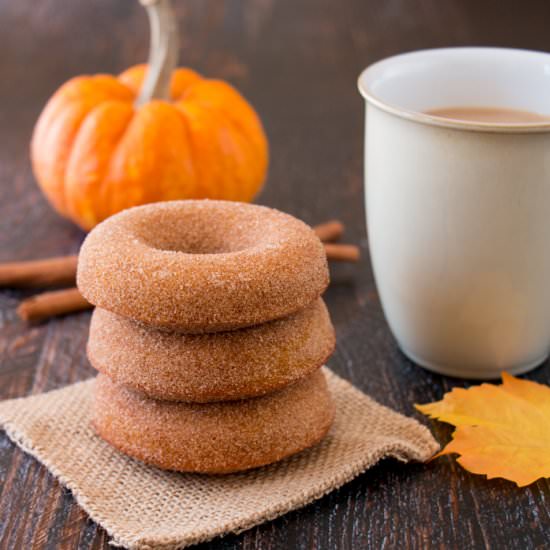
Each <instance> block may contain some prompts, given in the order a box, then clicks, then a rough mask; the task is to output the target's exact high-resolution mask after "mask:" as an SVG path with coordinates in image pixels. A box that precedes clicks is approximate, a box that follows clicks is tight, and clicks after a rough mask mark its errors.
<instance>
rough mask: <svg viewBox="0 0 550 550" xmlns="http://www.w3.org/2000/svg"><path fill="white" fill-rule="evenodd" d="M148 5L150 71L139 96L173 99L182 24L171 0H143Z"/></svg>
mask: <svg viewBox="0 0 550 550" xmlns="http://www.w3.org/2000/svg"><path fill="white" fill-rule="evenodd" d="M140 2H141V4H142V5H143V6H145V8H146V9H147V15H148V16H149V25H150V29H151V46H150V48H149V61H148V69H147V74H146V76H145V80H144V81H143V85H142V87H141V90H140V92H139V97H138V98H137V100H136V105H137V106H138V107H139V106H140V105H143V104H144V103H147V102H148V101H150V100H151V99H165V100H168V99H170V79H171V76H172V71H173V70H174V69H175V68H176V64H177V62H178V26H177V21H176V17H175V15H174V11H173V9H172V4H171V0H140Z"/></svg>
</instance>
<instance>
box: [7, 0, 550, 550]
mask: <svg viewBox="0 0 550 550" xmlns="http://www.w3.org/2000/svg"><path fill="white" fill-rule="evenodd" d="M174 3H175V5H176V6H175V7H176V9H177V13H178V16H179V19H180V21H181V29H182V41H181V51H180V56H181V62H182V64H187V65H190V66H192V67H194V68H196V69H198V70H199V71H201V72H203V73H205V74H207V75H213V76H218V77H221V78H225V79H228V80H229V81H231V82H232V83H234V84H235V85H236V86H237V87H238V88H240V89H241V90H242V92H243V93H244V94H245V96H246V97H248V98H249V99H250V100H251V101H252V102H253V104H254V105H255V106H256V107H257V109H258V111H259V112H260V114H261V116H262V118H263V120H264V122H265V126H266V129H267V133H268V135H269V138H270V141H271V154H272V162H271V168H270V175H269V181H268V184H267V187H266V189H265V191H264V192H263V194H262V195H261V197H260V199H259V202H261V203H263V204H267V205H270V206H274V207H277V208H280V209H283V210H286V211H288V212H290V213H292V214H295V215H296V216H299V217H301V218H303V219H304V220H306V221H308V222H310V223H317V222H320V221H324V220H328V219H332V218H339V219H341V220H342V221H343V222H344V223H345V224H346V227H347V233H346V240H347V241H351V242H357V243H360V244H361V246H362V250H363V260H362V261H361V263H360V264H356V265H335V266H333V271H332V278H333V283H332V285H331V287H330V289H329V291H328V292H327V295H326V299H327V302H328V305H329V308H330V311H331V314H332V317H333V320H334V323H335V326H336V329H337V334H338V349H337V351H336V353H335V355H334V357H333V358H332V359H331V360H330V367H331V368H333V369H334V370H335V371H336V372H337V373H339V374H341V375H343V376H344V377H346V378H347V379H349V380H350V381H351V382H353V383H354V384H355V385H357V386H358V387H359V388H361V389H362V390H364V391H365V392H367V393H369V394H370V395H372V396H374V397H375V398H376V399H378V400H379V401H380V402H382V403H383V404H385V405H388V406H390V407H393V408H394V409H396V410H398V411H401V412H403V413H405V414H409V415H415V416H417V417H419V415H418V414H416V413H415V412H414V410H413V403H415V402H420V403H423V402H427V401H431V400H434V399H438V398H440V397H441V396H442V394H443V393H444V392H445V391H448V390H450V389H451V388H452V387H453V386H457V385H458V386H466V385H467V382H463V381H457V380H454V379H450V378H445V377H442V376H437V375H434V374H430V373H428V372H426V371H424V370H422V369H421V368H419V367H417V366H415V365H414V364H412V363H411V362H410V361H408V360H407V359H406V358H405V357H404V356H403V355H402V354H401V353H400V352H399V351H398V349H397V347H396V345H395V342H394V340H393V339H392V336H391V335H390V333H389V330H388V327H387V325H386V323H385V321H384V319H383V316H382V312H381V309H380V304H379V301H378V299H377V294H376V289H375V286H374V282H373V278H372V273H371V269H370V264H369V260H368V254H367V252H368V250H367V240H366V235H365V229H364V211H363V190H362V147H363V140H362V129H363V104H362V100H361V98H360V96H359V94H358V93H357V91H356V78H357V75H358V74H359V72H360V71H361V69H362V68H364V67H365V66H366V65H368V64H369V63H371V62H373V61H375V60H377V59H380V58H382V57H385V56H388V55H391V54H395V53H398V52H403V51H409V50H414V49H418V48H428V47H438V46H451V45H499V46H513V47H522V48H533V49H541V50H550V32H549V30H548V21H549V20H550V3H548V2H547V1H539V2H537V1H525V2H521V3H520V2H506V1H500V2H497V1H496V0H486V1H484V2H478V1H475V0H446V1H441V0H341V1H339V0H332V1H328V0H278V1H275V0H248V1H246V0H233V1H222V0H175V2H174ZM147 42H148V30H147V19H146V16H145V13H144V11H143V9H142V8H141V7H140V6H139V5H138V2H137V0H94V1H90V0H73V1H71V2H67V1H64V0H41V1H40V2H31V1H29V0H26V1H25V0H21V1H19V2H13V1H9V0H0V52H1V53H0V75H1V78H0V261H9V260H24V259H34V258H41V257H48V256H54V255H60V254H71V253H76V252H77V251H78V248H79V245H80V243H81V241H82V238H83V234H82V233H81V232H80V231H79V230H78V229H77V228H75V227H74V226H73V225H71V224H70V223H68V222H66V221H64V220H62V219H61V218H59V217H58V216H57V215H56V214H55V213H54V212H53V211H52V210H51V209H50V207H49V206H48V205H47V204H46V202H45V201H44V199H43V198H42V196H41V195H40V193H39V191H38V190H37V188H36V185H35V182H34V180H33V177H32V173H31V170H30V163H29V155H28V145H29V140H30V135H31V131H32V127H33V123H34V121H35V119H36V117H37V116H38V113H39V112H40V110H41V108H42V107H43V105H44V103H45V101H46V100H47V98H48V97H49V96H50V94H51V93H52V92H53V91H54V90H55V89H56V88H57V87H58V86H59V85H60V84H61V83H62V82H63V81H65V80H66V79H68V78H70V77H72V76H74V75H76V74H80V73H95V72H115V73H116V72H119V71H121V70H122V69H124V68H125V67H127V66H129V65H131V64H133V63H136V62H141V61H143V60H145V59H146V56H147ZM28 295H29V292H28V291H12V290H3V291H0V398H9V397H16V396H24V395H29V394H35V393H38V392H42V391H45V390H50V389H53V388H57V387H61V386H63V385H65V384H69V383H71V382H75V381H77V380H81V379H84V378H87V377H90V376H92V375H93V370H92V368H91V367H90V365H89V364H88V361H87V360H86V357H85V342H86V337H87V329H88V322H89V313H82V314H78V315H72V316H67V317H65V318H59V319H55V320H52V321H50V322H48V323H47V324H43V325H39V326H34V327H28V326H26V325H25V324H24V323H23V322H21V321H19V320H18V318H17V317H16V314H15V308H16V306H17V304H18V302H19V301H20V299H21V298H22V297H24V296H28ZM528 378H529V379H532V380H538V381H540V382H545V383H549V382H550V367H549V366H548V364H545V365H543V366H542V367H540V368H539V369H537V370H535V371H534V372H532V373H531V374H530V375H528ZM422 421H424V420H422ZM431 426H432V429H433V431H434V434H435V436H436V437H437V438H438V439H439V440H440V441H441V442H445V441H447V439H448V438H449V435H450V429H449V428H447V427H444V426H442V425H437V424H431ZM549 502H550V486H549V482H548V481H547V480H542V481H538V482H537V483H535V484H534V485H532V486H530V487H528V488H525V489H517V488H516V487H515V486H514V485H513V484H511V483H508V482H506V481H501V480H493V481H487V480H485V479H484V478H482V477H480V476H474V475H471V474H468V473H467V472H465V471H464V470H462V469H461V468H460V467H459V466H457V464H456V463H455V461H454V459H453V458H448V457H447V458H443V459H439V460H436V461H434V462H433V463H430V464H427V465H408V466H403V465H401V464H399V463H397V462H393V461H385V462H384V463H382V464H380V465H379V466H377V467H375V468H373V469H372V470H370V471H368V472H367V473H365V474H364V475H361V476H360V477H358V478H357V479H356V480H355V481H353V482H351V483H349V484H347V485H346V486H344V487H343V488H342V489H340V490H338V491H335V492H333V493H331V494H330V495H328V496H326V497H324V498H322V499H321V500H319V501H318V502H316V503H314V504H311V505H310V506H307V507H306V508H304V509H302V510H299V511H296V512H293V513H290V514H287V515H285V516H284V517H281V518H280V519H277V520H275V521H273V522H270V523H267V524H265V525H262V526H259V527H257V528H254V529H252V530H250V531H248V532H245V533H243V534H241V535H238V536H237V535H234V536H233V535H232V536H228V537H226V538H224V539H222V540H216V541H213V542H211V543H209V544H205V545H203V546H201V548H211V549H221V548H223V549H226V550H229V549H250V548H258V549H266V550H267V549H279V548H281V549H287V548H300V549H306V548H330V549H333V548H343V549H352V548H353V549H357V548H373V549H378V548H399V549H401V548H445V549H447V548H451V549H454V548H456V549H467V548H483V547H485V548H496V549H502V548H510V549H518V550H524V549H532V548H541V549H542V548H545V547H546V548H547V547H548V544H549V541H550V511H549ZM107 542H108V536H107V535H106V533H105V532H104V531H103V530H102V529H101V528H99V527H98V526H97V525H95V524H94V523H93V522H92V521H90V520H89V519H87V517H86V515H85V514H84V513H83V512H82V511H81V510H80V509H79V507H78V506H77V505H76V504H75V502H74V500H73V499H72V497H71V495H70V493H69V492H68V491H67V490H65V489H63V488H62V487H61V486H60V485H59V483H57V481H56V480H55V479H54V478H53V477H52V476H51V475H50V474H49V473H48V472H47V471H46V469H45V468H43V467H42V466H40V465H39V464H38V463H37V462H36V461H35V460H34V459H32V458H30V457H28V456H27V455H25V454H24V453H23V452H22V451H20V450H19V449H18V448H16V447H15V445H13V444H12V443H11V442H10V441H9V440H8V438H7V437H6V436H5V435H4V434H3V433H0V548H2V549H4V548H9V549H28V548H47V549H53V548H81V549H92V548H93V549H100V548H107Z"/></svg>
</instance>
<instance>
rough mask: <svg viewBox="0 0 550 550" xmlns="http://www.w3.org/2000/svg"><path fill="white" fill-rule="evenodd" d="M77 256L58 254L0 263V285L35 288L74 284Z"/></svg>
mask: <svg viewBox="0 0 550 550" xmlns="http://www.w3.org/2000/svg"><path fill="white" fill-rule="evenodd" d="M77 262H78V256H59V257H57V258H47V259H44V260H33V261H28V262H10V263H5V264H0V287H2V286H4V287H5V286H7V287H13V288H37V287H44V288H45V287H52V286H65V285H74V284H75V281H76V264H77Z"/></svg>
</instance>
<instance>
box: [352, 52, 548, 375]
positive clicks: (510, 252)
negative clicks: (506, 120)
mask: <svg viewBox="0 0 550 550" xmlns="http://www.w3.org/2000/svg"><path fill="white" fill-rule="evenodd" d="M359 89H360V92H361V94H362V95H363V96H364V97H365V99H366V103H367V107H366V130H365V178H366V193H365V196H366V210H367V227H368V237H369V245H370V254H371V259H372V265H373V270H374V275H375V279H376V284H377V287H378V291H379V294H380V298H381V302H382V306H383V309H384V313H385V315H386V318H387V320H388V323H389V325H390V328H391V330H392V332H393V334H394V336H395V338H396V339H397V341H398V343H399V346H400V347H401V349H402V350H403V351H404V352H405V354H406V355H408V356H409V357H410V358H411V359H412V360H413V361H415V362H416V363H419V364H420V365H422V366H424V367H426V368H428V369H430V370H433V371H436V372H439V373H443V374H447V375H451V376H459V377H466V378H495V377H498V376H499V374H500V372H501V371H508V372H511V373H522V372H526V371H528V370H530V369H532V368H534V367H535V366H537V365H539V364H540V363H541V362H543V361H544V360H545V359H546V358H547V357H548V353H549V350H550V123H531V124H521V125H518V124H516V125H509V124H492V123H473V122H464V121H450V120H445V119H441V118H435V117H432V116H429V115H426V114H423V112H424V111H426V110H429V109H435V108H443V107H456V106H475V107H480V106H481V107H487V106H492V107H508V108H515V109H522V110H527V111H534V112H537V113H540V114H544V115H550V54H546V53H541V52H532V51H525V50H511V49H499V48H450V49H438V50H425V51H418V52H413V53H408V54H403V55H398V56H395V57H391V58H388V59H385V60H383V61H380V62H378V63H375V64H374V65H371V66H370V67H368V68H367V69H366V70H365V71H364V72H363V73H362V74H361V76H360V78H359Z"/></svg>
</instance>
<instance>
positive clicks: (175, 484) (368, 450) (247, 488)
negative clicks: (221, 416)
mask: <svg viewBox="0 0 550 550" xmlns="http://www.w3.org/2000/svg"><path fill="white" fill-rule="evenodd" d="M325 373H326V375H327V380H328V383H329V388H330V390H331V392H332V395H333V397H334V399H335V402H336V419H335V422H334V426H333V427H332V429H331V431H330V432H329V435H328V436H327V437H326V438H325V439H324V440H323V442H322V443H320V444H319V445H317V446H316V447H314V448H313V449H310V450H308V451H305V452H302V453H300V454H298V455H296V456H294V457H291V458H289V459H287V460H284V461H283V462H280V463H279V464H274V465H272V466H268V467H264V468H259V469H256V470H252V471H249V472H245V473H242V474H232V475H228V476H204V475H196V474H178V473H174V472H165V471H162V470H159V469H157V468H154V467H151V466H146V465H144V464H142V463H140V462H138V461H136V460H133V459H131V458H128V457H127V456H125V455H123V454H121V453H119V452H118V451H116V450H115V449H113V448H112V447H110V446H109V445H108V444H107V443H105V442H104V441H103V440H101V439H100V438H99V437H97V436H96V435H94V433H93V432H92V430H91V428H90V405H91V396H92V391H93V386H94V380H88V381H86V382H80V383H78V384H74V385H72V386H68V387H66V388H63V389H60V390H55V391H52V392H48V393H44V394H41V395H36V396H31V397H26V398H21V399H12V400H9V401H4V402H1V403H0V425H1V426H2V427H3V428H4V429H5V430H6V432H7V434H8V435H9V437H10V438H11V439H12V440H13V441H14V442H15V443H17V444H18V445H19V446H20V447H21V448H23V449H24V450H25V451H27V452H28V453H30V454H32V455H33V456H34V457H36V458H37V459H38V460H39V461H40V462H42V464H44V465H45V466H46V467H47V468H48V469H49V470H50V471H51V472H52V474H53V475H55V476H56V477H57V478H58V479H59V481H60V482H61V483H63V485H66V486H67V487H68V488H69V489H70V490H71V491H72V492H73V495H74V497H75V498H76V500H77V501H78V503H79V504H80V506H82V508H84V510H85V511H86V512H87V513H88V514H89V515H90V517H91V518H92V519H93V520H94V521H96V522H97V523H99V524H100V525H101V526H102V527H103V528H105V529H106V530H107V532H108V533H109V534H110V535H111V536H112V539H113V540H112V543H113V544H115V545H119V546H126V547H128V548H131V549H149V548H162V549H164V550H168V549H176V548H183V547H185V546H188V545H190V544H194V543H198V542H202V541H207V540H210V539H212V538H214V537H216V536H219V535H223V534H225V533H229V532H239V531H243V530H245V529H249V528H250V527H252V526H254V525H257V524H259V523H262V522H264V521H267V520H270V519H273V518H276V517H277V516H280V515H282V514H284V513H286V512H288V511H290V510H293V509H295V508H299V507H301V506H304V505H305V504H307V503H309V502H311V501H312V500H315V499H317V498H319V497H321V496H323V495H324V494H326V493H328V492H330V491H332V490H333V489H336V488H337V487H340V486H341V485H342V484H344V483H346V482H347V481H349V480H351V479H352V478H353V477H355V476H357V475H358V474H359V473H361V472H363V471H364V470H366V469H367V468H370V467H371V466H373V465H374V464H376V463H377V462H378V461H379V460H380V459H382V458H384V457H395V458H397V459H399V460H401V461H403V462H407V461H409V460H417V461H424V460H427V459H428V458H429V457H430V456H431V455H432V454H433V453H435V451H436V450H437V449H438V445H437V443H436V442H435V440H434V439H433V437H432V436H431V434H430V432H429V431H428V430H427V429H426V428H425V427H423V426H422V425H420V424H419V423H418V422H416V421H415V420H412V419H410V418H406V417H404V416H402V415H400V414H398V413H396V412H393V411H391V410H390V409H388V408H386V407H383V406H381V405H379V404H378V403H376V402H375V401H373V400H372V399H371V398H370V397H367V396H366V395H365V394H363V393H361V392H360V391H359V390H357V389H356V388H354V387H353V386H352V385H351V384H349V383H348V382H346V381H345V380H343V379H342V378H339V377H338V376H336V375H335V374H333V373H332V372H330V371H329V370H328V369H325Z"/></svg>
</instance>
